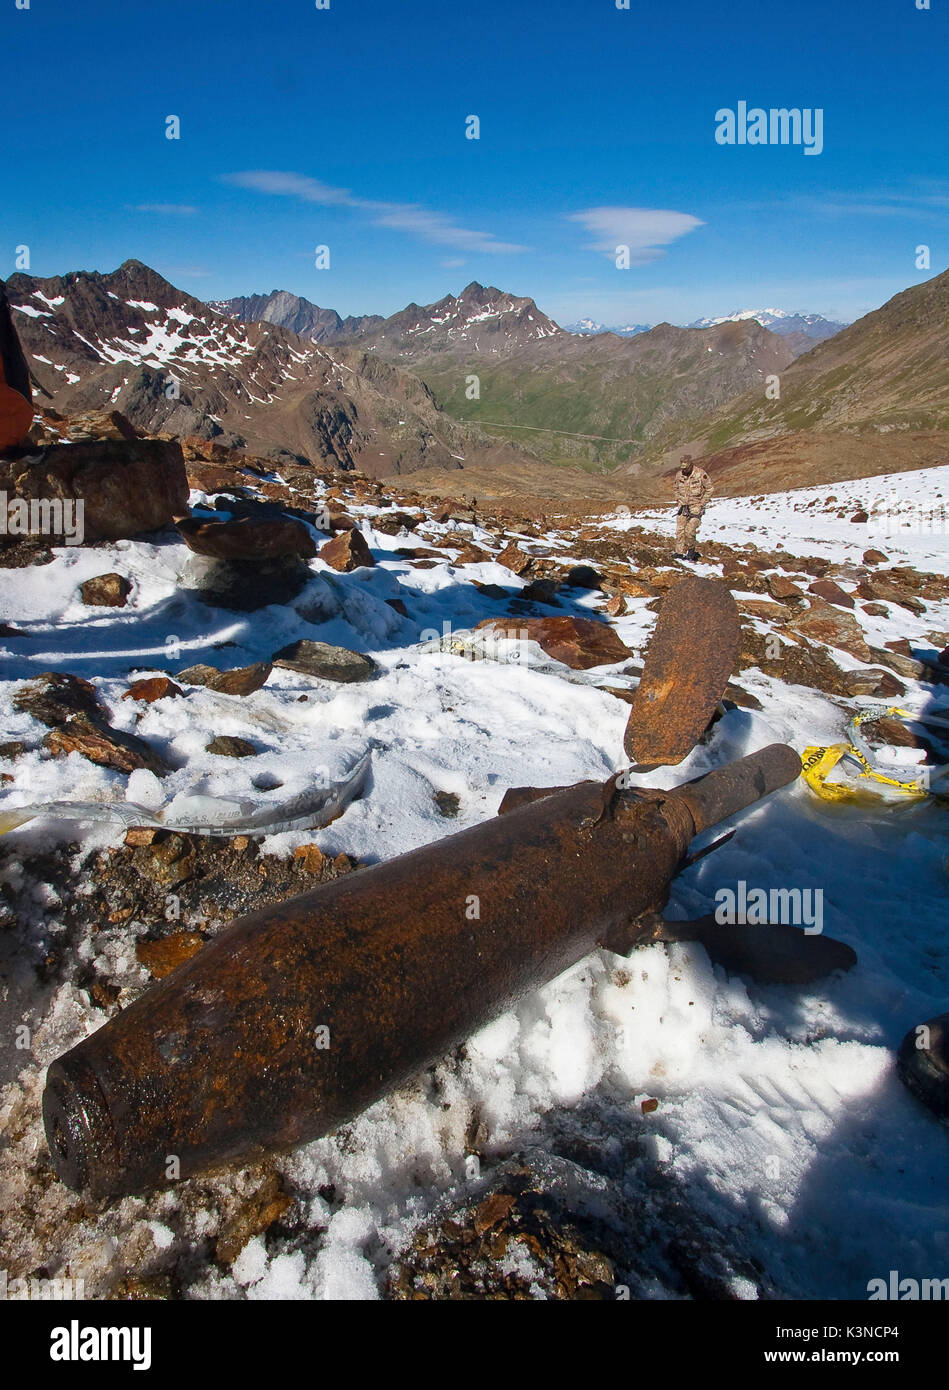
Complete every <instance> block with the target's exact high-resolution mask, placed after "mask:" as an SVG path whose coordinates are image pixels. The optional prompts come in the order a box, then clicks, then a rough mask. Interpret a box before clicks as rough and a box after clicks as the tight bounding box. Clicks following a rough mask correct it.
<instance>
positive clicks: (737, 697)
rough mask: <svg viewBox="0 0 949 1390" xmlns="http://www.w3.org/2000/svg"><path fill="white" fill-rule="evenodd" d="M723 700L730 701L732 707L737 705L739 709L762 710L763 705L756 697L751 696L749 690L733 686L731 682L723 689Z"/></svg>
mask: <svg viewBox="0 0 949 1390" xmlns="http://www.w3.org/2000/svg"><path fill="white" fill-rule="evenodd" d="M725 699H726V700H731V702H732V704H733V705H738V706H739V707H740V708H741V709H756V710H761V709H764V705H763V704H762V703H761V701H760V700H759V699H758V697H757V695H752V694H751V692H750V691H749V690H745V689H744V688H743V687H742V686H740V685H735V683H734V682H733V681H730V682H729V683H728V685H726V687H725Z"/></svg>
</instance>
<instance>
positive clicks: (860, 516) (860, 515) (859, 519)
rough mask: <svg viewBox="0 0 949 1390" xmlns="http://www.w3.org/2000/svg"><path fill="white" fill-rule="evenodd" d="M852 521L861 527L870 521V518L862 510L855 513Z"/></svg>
mask: <svg viewBox="0 0 949 1390" xmlns="http://www.w3.org/2000/svg"><path fill="white" fill-rule="evenodd" d="M850 520H851V522H852V523H853V524H854V525H855V526H860V525H862V523H863V522H865V521H869V520H870V518H869V516H868V515H867V513H866V512H865V511H863V510H862V509H861V510H860V511H858V512H854V514H853V516H852V517H851V518H850Z"/></svg>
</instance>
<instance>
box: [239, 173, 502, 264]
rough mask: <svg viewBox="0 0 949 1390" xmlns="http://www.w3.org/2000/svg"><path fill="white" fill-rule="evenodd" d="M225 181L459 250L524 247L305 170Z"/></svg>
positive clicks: (496, 251)
mask: <svg viewBox="0 0 949 1390" xmlns="http://www.w3.org/2000/svg"><path fill="white" fill-rule="evenodd" d="M224 181H225V182H226V183H232V184H236V185H237V187H239V188H250V189H253V190H254V191H255V192H257V193H269V194H271V195H273V196H276V197H281V198H299V199H300V200H301V201H302V202H304V203H317V204H319V205H321V206H322V207H347V208H354V209H355V210H356V211H359V212H363V213H365V214H366V215H367V216H368V217H369V220H370V221H371V222H373V223H374V224H375V225H376V226H377V227H391V228H393V229H394V230H396V231H402V232H409V233H410V234H412V235H413V236H417V237H420V238H421V239H422V240H423V241H434V242H437V243H439V244H441V245H443V246H455V247H457V248H458V249H459V250H462V251H487V252H490V253H491V254H492V255H504V254H509V253H513V252H516V251H526V250H527V247H526V246H518V245H516V244H515V243H514V242H508V241H499V240H498V239H497V237H495V235H494V234H493V232H479V231H476V230H474V229H472V228H468V227H459V226H458V224H457V223H456V222H454V221H453V220H452V218H451V217H448V216H446V215H445V214H444V213H440V212H432V211H431V210H430V209H428V208H423V207H419V206H418V205H417V204H416V203H387V202H381V201H379V200H377V199H373V198H359V197H357V196H356V195H355V194H354V193H351V192H350V191H349V189H348V188H333V187H331V186H330V185H329V184H326V183H322V182H321V181H320V180H319V179H312V178H310V177H309V175H307V174H294V173H291V172H281V171H280V170H276V169H251V170H247V171H245V172H244V173H239V174H225V175H224Z"/></svg>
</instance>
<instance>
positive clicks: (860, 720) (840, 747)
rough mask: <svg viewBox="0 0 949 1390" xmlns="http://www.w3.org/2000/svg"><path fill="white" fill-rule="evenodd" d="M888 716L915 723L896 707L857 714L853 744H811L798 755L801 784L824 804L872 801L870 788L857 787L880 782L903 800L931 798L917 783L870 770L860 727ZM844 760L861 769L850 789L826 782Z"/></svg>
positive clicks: (846, 785) (870, 765)
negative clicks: (903, 796) (802, 778)
mask: <svg viewBox="0 0 949 1390" xmlns="http://www.w3.org/2000/svg"><path fill="white" fill-rule="evenodd" d="M884 716H889V717H892V718H898V719H913V720H915V719H917V718H918V716H917V715H915V714H910V713H909V712H908V711H907V710H903V709H898V708H897V707H896V706H895V705H892V706H890V708H888V709H885V710H884V709H867V710H864V711H863V713H862V714H857V715H855V716H854V717H853V719H852V720H851V721H850V734H851V738H852V739H853V742H851V743H831V744H827V745H818V744H811V745H810V746H809V747H807V748H805V749H804V752H803V753H802V754H801V770H802V775H803V777H804V781H805V782H806V783H807V785H808V786H809V787H810V788H811V790H812V791H814V792H816V793H817V795H818V796H819V797H821V798H822V799H823V800H824V801H864V802H865V801H867V800H868V799H870V800H872V799H873V796H874V793H873V791H872V789H871V787H870V786H868V785H862V786H861V785H860V783H864V784H866V783H872V782H879V783H881V784H882V785H883V786H886V787H892V788H893V789H894V790H895V791H897V792H902V793H903V794H904V795H906V796H910V797H913V798H914V800H922V799H923V798H925V797H928V796H930V795H932V793H931V792H930V789H929V787H928V786H923V785H921V783H920V782H918V781H912V782H904V781H901V780H900V779H899V778H898V777H889V776H887V774H886V773H884V772H880V771H879V769H878V768H876V767H874V766H873V763H872V762H871V759H870V748H869V745H868V744H867V743H866V742H865V741H864V740H863V739H862V738H861V737H860V732H859V730H860V725H861V724H864V723H866V722H867V721H868V720H870V721H871V722H872V721H873V720H876V719H882V718H884ZM844 758H849V759H850V760H851V761H852V762H855V763H857V764H858V766H859V767H860V773H859V782H858V784H857V785H853V784H850V783H847V782H828V781H827V778H828V776H829V775H830V773H831V772H833V770H834V768H835V767H836V766H837V764H838V763H839V762H841V761H842V759H844ZM934 799H935V800H939V801H942V800H943V798H941V797H936V798H934Z"/></svg>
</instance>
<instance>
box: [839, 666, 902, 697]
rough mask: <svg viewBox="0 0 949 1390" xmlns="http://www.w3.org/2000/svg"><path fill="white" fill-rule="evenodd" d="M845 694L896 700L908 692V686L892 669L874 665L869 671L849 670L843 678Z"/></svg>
mask: <svg viewBox="0 0 949 1390" xmlns="http://www.w3.org/2000/svg"><path fill="white" fill-rule="evenodd" d="M843 687H844V694H847V695H850V696H857V695H875V696H876V697H877V699H881V700H896V699H899V698H901V697H902V696H903V695H905V694H906V686H905V685H904V684H903V682H902V681H900V680H897V678H896V676H894V675H893V674H892V672H890V671H881V670H879V669H878V668H876V667H872V668H871V669H870V670H868V671H848V672H846V674H845V675H844V678H843Z"/></svg>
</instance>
